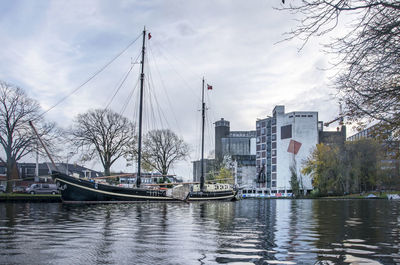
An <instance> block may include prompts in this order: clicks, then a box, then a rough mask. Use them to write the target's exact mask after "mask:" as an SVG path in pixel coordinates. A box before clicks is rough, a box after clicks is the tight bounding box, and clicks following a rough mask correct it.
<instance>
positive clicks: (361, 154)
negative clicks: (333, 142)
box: [302, 139, 387, 194]
mask: <svg viewBox="0 0 400 265" xmlns="http://www.w3.org/2000/svg"><path fill="white" fill-rule="evenodd" d="M383 158H384V156H383V153H382V145H381V144H379V143H378V142H377V141H375V140H373V139H362V140H358V141H354V142H346V143H345V145H344V146H343V147H339V146H329V145H324V144H318V145H317V146H316V148H315V149H314V151H313V152H312V154H311V155H310V157H309V158H308V159H307V160H306V161H305V163H304V166H303V168H302V173H303V174H306V175H310V177H312V183H313V187H314V188H315V189H318V191H319V192H320V193H322V194H332V193H334V194H347V193H354V192H363V191H369V190H374V189H375V188H376V187H377V186H381V185H384V184H385V181H386V179H387V178H386V175H385V172H384V171H383V170H382V165H381V161H382V160H383Z"/></svg>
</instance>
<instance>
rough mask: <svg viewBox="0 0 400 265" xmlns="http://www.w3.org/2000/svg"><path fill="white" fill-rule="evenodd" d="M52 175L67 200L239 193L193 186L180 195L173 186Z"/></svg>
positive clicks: (230, 196) (221, 196) (106, 200)
mask: <svg viewBox="0 0 400 265" xmlns="http://www.w3.org/2000/svg"><path fill="white" fill-rule="evenodd" d="M52 176H53V179H54V181H55V182H56V183H57V186H58V187H59V189H60V191H61V198H62V200H63V202H65V203H74V202H75V203H113V202H114V203H118V202H120V203H121V202H141V201H142V202H145V201H149V202H180V201H186V202H194V201H215V200H233V199H234V198H235V195H236V192H235V191H234V190H229V189H226V190H219V191H218V190H214V191H203V192H202V191H193V190H192V191H191V190H190V189H191V188H193V186H191V187H187V188H186V190H187V192H183V193H182V192H180V193H178V195H176V194H174V193H173V190H174V188H171V189H170V191H172V192H169V191H168V190H165V189H164V190H161V189H147V188H125V187H119V186H113V185H108V184H101V183H97V182H94V181H90V180H85V179H80V178H76V177H72V176H68V175H66V174H63V173H60V172H53V174H52ZM215 185H218V184H215ZM219 186H221V185H219Z"/></svg>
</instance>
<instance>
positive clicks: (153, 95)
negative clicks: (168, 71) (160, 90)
mask: <svg viewBox="0 0 400 265" xmlns="http://www.w3.org/2000/svg"><path fill="white" fill-rule="evenodd" d="M147 65H149V66H150V63H148V64H147ZM147 82H148V85H149V95H150V97H149V98H150V104H151V107H152V114H153V122H154V123H155V121H156V115H155V113H154V105H156V107H157V111H158V118H159V120H160V124H161V128H164V123H163V120H162V116H163V115H162V114H161V113H162V112H160V109H161V107H160V104H158V101H157V95H156V93H155V89H150V88H151V87H150V86H152V87H153V88H154V87H155V84H154V80H153V77H152V72H151V70H150V67H149V69H148V75H147ZM153 99H154V102H155V104H154V103H153ZM164 119H165V122H166V123H167V125H168V126H169V124H168V120H167V119H166V118H165V116H164ZM154 128H156V126H155V124H154Z"/></svg>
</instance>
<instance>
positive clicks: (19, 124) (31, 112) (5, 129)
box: [0, 81, 55, 192]
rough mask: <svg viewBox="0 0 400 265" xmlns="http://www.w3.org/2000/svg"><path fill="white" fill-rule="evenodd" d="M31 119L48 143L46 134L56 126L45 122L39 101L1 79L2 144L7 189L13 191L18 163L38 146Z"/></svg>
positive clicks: (0, 123)
mask: <svg viewBox="0 0 400 265" xmlns="http://www.w3.org/2000/svg"><path fill="white" fill-rule="evenodd" d="M29 121H33V122H34V123H35V124H36V127H37V129H38V132H39V135H40V136H41V137H42V138H43V139H44V140H45V141H46V140H47V141H46V142H47V144H49V141H48V140H49V139H46V137H45V136H46V135H49V133H50V132H52V131H54V128H55V126H54V124H46V123H44V119H43V118H42V117H41V116H40V106H39V104H38V103H37V101H35V100H34V99H31V98H29V97H28V96H27V95H26V94H25V92H24V90H23V89H22V88H20V87H16V86H14V85H12V84H9V83H6V82H3V81H0V144H1V146H2V147H3V150H4V153H5V161H4V162H5V164H6V166H7V188H6V191H7V192H11V191H12V183H11V179H12V174H13V171H15V168H16V167H17V162H18V161H19V160H20V159H21V158H23V157H25V156H26V155H27V154H29V153H30V152H32V151H33V150H35V149H36V148H37V138H36V135H34V133H33V131H32V129H31V128H30V126H29V123H28V122H29ZM2 160H3V159H2Z"/></svg>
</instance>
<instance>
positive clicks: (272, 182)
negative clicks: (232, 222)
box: [256, 106, 319, 196]
mask: <svg viewBox="0 0 400 265" xmlns="http://www.w3.org/2000/svg"><path fill="white" fill-rule="evenodd" d="M256 128H257V140H256V142H257V147H256V150H257V151H256V153H257V155H256V167H257V173H258V180H257V182H258V184H259V185H258V191H257V193H260V191H262V193H264V194H267V195H270V194H279V195H280V194H281V195H284V194H290V193H291V192H292V190H291V185H290V178H291V172H290V167H291V166H294V167H295V168H296V171H297V176H298V180H299V182H300V188H301V189H302V190H303V191H304V192H307V191H310V190H312V185H311V178H310V177H309V176H303V175H302V174H301V172H300V171H301V167H302V162H303V161H304V160H305V159H306V158H307V157H308V156H309V155H310V154H311V152H312V150H313V149H314V148H315V146H316V144H318V140H319V134H318V112H316V111H296V112H290V113H285V107H284V106H276V107H275V108H274V110H273V116H272V117H268V118H266V119H261V120H257V122H256ZM279 195H278V196H279Z"/></svg>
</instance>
